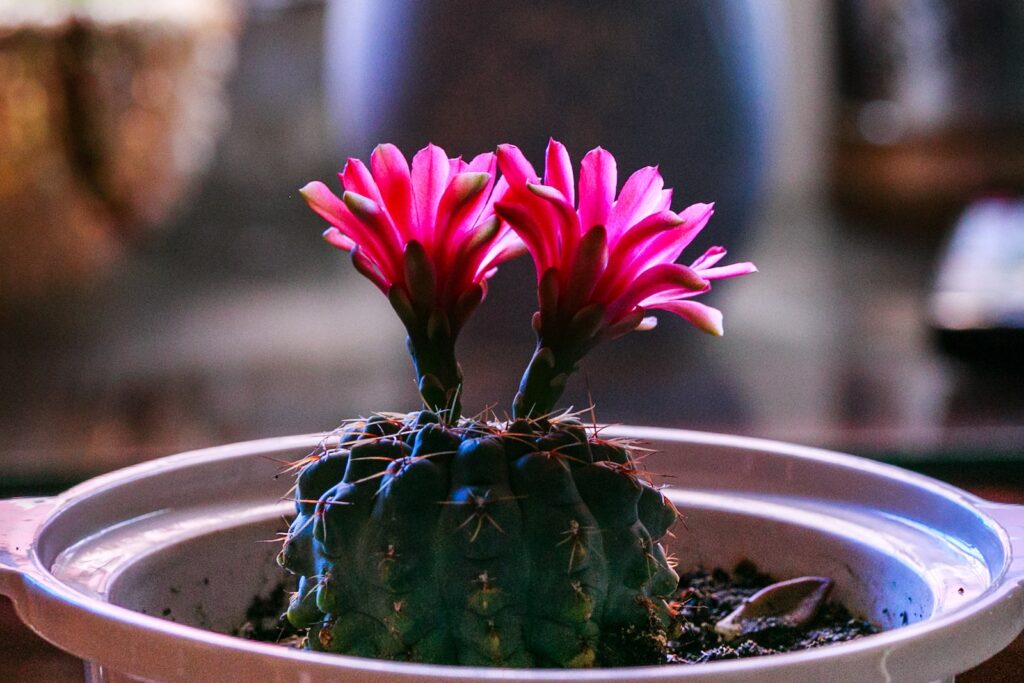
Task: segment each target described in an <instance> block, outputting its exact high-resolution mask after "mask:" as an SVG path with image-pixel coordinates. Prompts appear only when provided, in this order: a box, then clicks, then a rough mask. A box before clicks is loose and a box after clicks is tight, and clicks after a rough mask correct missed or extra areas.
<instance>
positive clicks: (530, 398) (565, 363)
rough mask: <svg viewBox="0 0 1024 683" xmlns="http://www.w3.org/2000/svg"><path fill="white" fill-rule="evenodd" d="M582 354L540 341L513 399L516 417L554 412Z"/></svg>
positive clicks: (540, 415)
mask: <svg viewBox="0 0 1024 683" xmlns="http://www.w3.org/2000/svg"><path fill="white" fill-rule="evenodd" d="M582 357H583V354H582V353H574V352H573V351H571V350H568V349H565V348H564V347H562V348H559V347H558V346H545V345H544V341H543V340H542V339H538V340H537V349H536V351H534V353H533V358H531V359H530V364H529V365H528V366H526V372H524V373H523V379H522V381H520V383H519V392H518V393H517V394H516V397H515V400H514V401H513V402H512V416H513V417H515V418H521V417H522V418H531V417H534V418H536V417H543V416H545V415H548V414H550V413H551V412H552V411H553V410H554V408H555V404H556V403H557V402H558V399H559V398H561V397H562V392H563V391H565V385H566V382H567V381H568V379H569V375H571V374H572V373H573V372H574V371H575V370H576V363H577V362H579V359H580V358H582Z"/></svg>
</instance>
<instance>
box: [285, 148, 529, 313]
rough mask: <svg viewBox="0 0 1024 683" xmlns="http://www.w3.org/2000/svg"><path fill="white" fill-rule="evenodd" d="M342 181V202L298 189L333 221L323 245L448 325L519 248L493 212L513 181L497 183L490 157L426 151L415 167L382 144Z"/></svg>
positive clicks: (319, 188)
mask: <svg viewBox="0 0 1024 683" xmlns="http://www.w3.org/2000/svg"><path fill="white" fill-rule="evenodd" d="M338 176H339V178H340V179H341V184H342V186H343V188H344V190H345V191H344V193H343V194H342V196H341V199H339V198H338V197H337V196H335V194H334V193H333V192H331V190H330V189H329V188H328V187H327V186H326V185H324V184H323V183H321V182H319V181H313V182H311V183H309V184H308V185H306V186H305V187H303V188H302V189H301V190H300V193H301V194H302V196H303V198H304V199H305V200H306V202H307V203H308V204H309V206H310V208H312V209H313V210H314V211H316V212H317V213H318V214H320V216H321V217H323V218H324V219H325V220H326V221H327V222H328V223H330V224H331V227H329V228H328V229H327V230H326V231H325V232H324V239H325V240H326V241H327V242H329V243H330V244H332V245H334V246H335V247H337V248H339V249H342V250H343V251H349V252H352V261H353V263H354V264H355V266H356V268H357V269H358V270H359V272H360V273H362V274H363V275H364V276H366V277H367V278H368V279H369V280H370V281H371V282H373V283H374V284H375V285H376V286H377V287H378V288H379V289H380V290H381V291H382V292H384V293H385V294H387V295H388V296H389V297H395V296H396V293H395V292H394V291H393V290H394V289H395V288H398V292H397V295H398V296H399V297H403V298H406V299H408V300H409V301H410V302H411V303H413V304H415V305H421V306H422V307H423V308H424V309H429V310H430V311H441V312H444V313H445V314H447V315H448V316H449V317H450V318H451V320H450V321H449V322H451V323H455V322H456V321H457V322H458V324H461V323H462V322H464V320H465V316H466V315H468V313H469V312H470V311H471V310H472V308H475V306H476V304H477V303H479V301H480V299H482V298H483V295H484V293H485V292H486V281H487V279H488V278H489V277H491V276H492V275H493V274H494V272H495V269H496V267H497V266H498V265H499V264H500V263H502V262H504V261H506V260H508V259H509V258H512V257H513V256H515V255H517V254H518V253H520V252H521V250H522V245H521V243H520V242H519V239H518V238H517V237H516V235H515V233H513V232H512V231H511V230H509V228H508V226H507V225H504V224H502V223H501V221H500V220H499V219H498V217H497V216H495V215H494V202H495V200H496V199H498V198H500V197H501V196H502V195H503V194H504V193H505V190H506V188H507V184H506V183H505V182H503V181H498V182H497V183H496V182H495V155H494V154H493V153H487V154H481V155H479V156H477V157H475V158H474V159H473V160H472V161H471V162H469V163H466V162H465V161H463V160H462V158H461V157H460V158H456V159H449V158H448V156H447V155H446V154H445V152H444V150H443V149H441V148H440V147H437V146H435V145H427V147H425V148H424V149H422V150H420V151H419V152H417V153H416V156H414V157H413V160H412V168H411V169H410V168H409V163H408V162H407V161H406V159H405V156H404V155H403V154H402V153H401V152H400V151H399V150H398V148H397V147H395V146H394V145H391V144H384V145H379V146H378V147H377V148H376V149H375V150H374V151H373V154H372V155H371V156H370V168H369V169H368V168H367V167H366V165H365V164H364V163H363V162H362V161H360V160H359V159H349V160H348V163H347V164H345V168H344V170H342V172H341V173H340V174H338ZM460 300H461V302H462V303H461V304H460ZM474 301H475V303H473V304H472V306H468V304H469V303H470V302H474ZM466 307H468V308H469V311H464V310H463V309H464V308H466Z"/></svg>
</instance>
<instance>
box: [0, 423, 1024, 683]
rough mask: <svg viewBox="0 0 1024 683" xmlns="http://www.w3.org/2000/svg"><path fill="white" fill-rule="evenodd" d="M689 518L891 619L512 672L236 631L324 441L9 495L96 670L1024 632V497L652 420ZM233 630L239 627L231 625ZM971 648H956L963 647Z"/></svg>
mask: <svg viewBox="0 0 1024 683" xmlns="http://www.w3.org/2000/svg"><path fill="white" fill-rule="evenodd" d="M604 433H605V434H608V435H615V436H623V437H631V438H637V439H642V440H644V441H646V442H648V444H649V445H650V446H651V447H652V448H654V449H656V451H657V452H656V453H655V454H653V455H651V456H650V457H649V458H648V459H647V461H646V463H645V464H646V466H647V467H648V468H649V469H650V470H651V471H652V472H655V473H658V474H660V475H664V476H665V477H666V479H665V481H667V482H669V483H670V488H669V489H668V491H669V494H668V495H670V497H671V498H672V499H673V501H674V502H675V503H676V504H677V505H678V506H679V508H680V510H681V511H682V513H683V517H682V519H681V521H680V523H679V524H678V525H677V526H676V528H675V530H674V535H675V538H674V539H672V540H671V541H670V543H669V545H670V550H672V551H673V553H674V554H675V555H676V556H677V557H678V558H679V560H680V562H681V565H682V567H683V568H689V567H695V566H699V565H700V566H729V565H731V564H734V563H735V562H737V561H739V560H741V559H746V558H749V559H751V560H753V561H755V562H756V563H757V564H758V565H759V566H760V567H761V568H763V569H764V570H766V571H768V572H770V573H772V574H773V575H775V576H777V577H778V578H780V579H783V578H790V577H794V576H799V575H803V574H810V573H813V574H818V575H822V576H829V577H832V578H833V579H834V580H835V582H836V591H835V594H834V597H836V598H838V599H839V600H841V601H843V602H845V603H846V604H848V605H849V606H850V607H851V608H852V609H853V610H854V611H855V612H859V613H860V614H862V615H864V616H866V617H869V618H871V619H872V620H874V621H875V622H876V623H878V624H879V625H881V626H882V627H883V628H885V629H886V630H885V631H883V632H882V633H880V634H878V635H873V636H868V637H866V638H862V639H860V640H856V641H852V642H848V643H843V644H840V645H832V646H827V647H822V648H817V649H813V650H805V651H802V652H797V653H790V654H782V655H773V656H768V657H760V658H754V659H746V660H730V661H720V662H712V663H709V664H701V665H692V666H686V665H671V666H660V667H644V668H618V669H590V670H581V671H572V672H569V671H564V670H545V669H536V670H523V669H517V670H509V669H480V668H470V667H451V666H430V665H418V664H405V663H396V662H387V661H379V660H373V659H364V658H357V657H347V656H341V655H326V654H319V653H311V652H304V651H298V650H291V649H287V648H282V647H276V646H273V645H268V644H263V643H257V642H252V641H247V640H243V639H240V638H235V637H232V636H229V635H225V634H224V632H226V631H229V630H230V629H231V628H232V627H236V626H238V625H239V624H240V623H241V622H242V621H243V620H244V613H245V610H246V607H247V606H248V605H249V604H250V603H251V601H252V600H253V598H254V597H255V596H256V595H259V594H266V593H268V592H269V591H270V590H271V589H272V588H273V587H275V586H276V585H277V584H279V583H280V581H281V580H282V578H283V576H282V574H281V573H280V570H279V569H278V568H277V566H276V565H275V563H274V562H273V558H274V555H275V554H276V552H277V547H276V546H275V544H273V543H266V542H261V541H267V540H271V539H272V538H273V536H274V534H275V533H276V532H278V531H280V530H281V529H282V525H283V522H282V518H283V517H286V516H287V515H289V514H291V512H292V503H290V502H283V501H282V496H284V495H285V493H286V492H287V491H288V489H289V487H290V486H291V483H292V482H291V481H290V477H289V476H280V477H278V476H277V472H278V469H279V465H278V461H280V460H285V459H294V458H297V457H300V456H302V455H304V454H306V453H307V452H309V450H310V449H311V448H312V447H314V446H315V445H316V444H317V443H318V442H319V441H320V440H321V439H322V438H323V436H322V435H307V436H295V437H283V438H277V439H266V440H262V441H253V442H247V443H241V444H234V445H229V446H222V447H218V448H211V449H206V450H201V451H195V452H191V453H184V454H181V455H176V456H171V457H168V458H164V459H161V460H157V461H153V462H149V463H144V464H141V465H137V466H135V467H131V468H127V469H124V470H121V471H118V472H114V473H111V474H108V475H104V476H101V477H98V478H96V479H93V480H91V481H89V482H86V483H85V484H82V485H80V486H77V487H75V488H73V489H71V490H70V491H68V492H67V493H65V494H62V495H60V496H57V497H55V498H41V499H12V500H6V501H0V592H2V593H4V594H6V595H9V596H10V597H12V598H13V600H14V602H15V604H16V606H17V610H18V613H19V615H20V616H21V617H22V619H24V620H25V622H26V623H28V624H29V625H30V626H31V627H32V628H33V629H34V630H35V631H37V632H38V633H39V634H40V635H42V636H43V637H44V638H46V639H47V640H49V641H51V642H53V643H54V644H56V645H57V646H59V647H61V648H63V649H65V650H67V651H69V652H72V653H74V654H76V655H78V656H80V657H82V658H83V659H85V660H86V661H87V662H90V664H89V667H88V671H89V674H90V676H91V677H92V680H110V681H114V680H137V679H146V680H181V681H185V680H189V681H192V680H199V679H208V678H213V677H216V678H217V679H218V680H247V681H249V680H265V681H301V680H327V679H344V680H346V681H370V680H375V681H376V680H382V679H387V680H398V681H424V682H425V681H442V680H499V679H505V680H507V679H509V678H515V679H517V680H532V681H543V680H547V681H554V680H578V681H627V680H629V681H637V680H640V681H670V680H672V681H674V680H680V681H682V680H696V679H699V680H702V681H754V680H756V681H769V682H770V681H820V680H827V679H828V680H856V681H896V680H898V681H932V680H941V679H948V678H950V677H951V676H953V675H955V674H956V673H958V672H960V671H963V670H965V669H967V668H970V667H971V666H973V665H975V664H977V663H980V662H981V661H984V660H985V659H987V658H988V657H990V656H992V655H993V654H995V653H996V652H998V651H999V650H1001V649H1002V648H1003V647H1005V646H1006V645H1007V644H1008V643H1009V642H1010V641H1011V640H1013V638H1014V637H1015V636H1016V635H1017V634H1018V633H1020V632H1021V631H1022V630H1024V507H1022V506H1012V505H1000V504H996V503H990V502H987V501H984V500H981V499H979V498H976V497H974V496H971V495H969V494H967V493H965V492H963V491H960V490H958V489H955V488H952V487H949V486H946V485H944V484H941V483H939V482H936V481H934V480H931V479H929V478H927V477H923V476H919V475H916V474H913V473H909V472H906V471H904V470H900V469H898V468H894V467H890V466H886V465H881V464H878V463H875V462H871V461H867V460H863V459H860V458H855V457H852V456H848V455H842V454H838V453H832V452H828V451H822V450H818V449H812V448H804V447H800V446H792V445H788V444H782V443H777V442H769V441H762V440H757V439H749V438H740V437H731V436H722V435H715V434H706V433H700V432H688V431H681V430H670V429H656V428H643V427H609V428H607V430H606V431H605V432H604ZM217 631H220V632H219V633H218V632H217ZM953 643H955V647H950V645H951V644H953Z"/></svg>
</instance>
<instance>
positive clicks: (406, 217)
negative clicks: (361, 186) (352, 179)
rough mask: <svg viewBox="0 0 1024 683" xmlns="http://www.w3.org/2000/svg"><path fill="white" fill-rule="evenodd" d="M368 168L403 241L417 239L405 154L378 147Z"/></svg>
mask: <svg viewBox="0 0 1024 683" xmlns="http://www.w3.org/2000/svg"><path fill="white" fill-rule="evenodd" d="M370 168H371V169H372V171H373V178H374V180H376V181H377V187H378V188H379V189H380V194H381V197H382V199H383V202H384V207H385V208H386V209H387V212H388V215H390V216H391V220H392V222H393V223H394V224H395V228H397V229H398V233H399V234H400V235H401V236H402V241H403V242H408V241H409V240H412V239H416V237H417V235H418V232H417V226H416V211H415V207H414V206H413V201H412V178H411V177H410V175H409V162H408V161H406V159H405V155H403V154H402V153H401V152H400V151H399V150H398V148H397V147H395V146H394V145H391V144H384V145H377V148H376V149H375V150H373V154H372V155H370ZM357 191H358V190H357Z"/></svg>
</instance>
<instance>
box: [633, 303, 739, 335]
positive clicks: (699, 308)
mask: <svg viewBox="0 0 1024 683" xmlns="http://www.w3.org/2000/svg"><path fill="white" fill-rule="evenodd" d="M650 308H660V309H661V310H663V311H668V312H670V313H675V314H676V315H678V316H679V317H680V318H682V319H683V320H685V321H686V322H688V323H690V324H691V325H693V326H694V327H696V328H697V329H698V330H703V331H704V332H707V333H708V334H713V335H715V336H716V337H721V336H722V334H723V333H724V329H723V328H722V312H721V311H719V310H718V309H717V308H711V307H710V306H705V305H704V304H702V303H698V302H696V301H665V302H662V303H660V304H656V305H654V306H650Z"/></svg>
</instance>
